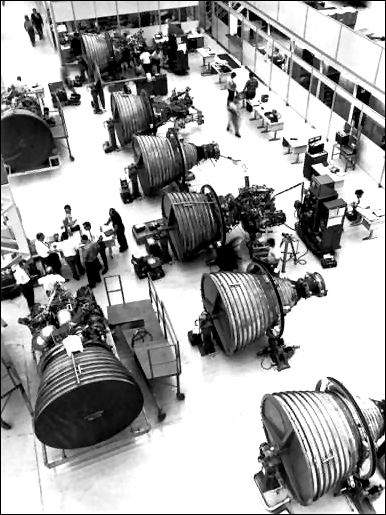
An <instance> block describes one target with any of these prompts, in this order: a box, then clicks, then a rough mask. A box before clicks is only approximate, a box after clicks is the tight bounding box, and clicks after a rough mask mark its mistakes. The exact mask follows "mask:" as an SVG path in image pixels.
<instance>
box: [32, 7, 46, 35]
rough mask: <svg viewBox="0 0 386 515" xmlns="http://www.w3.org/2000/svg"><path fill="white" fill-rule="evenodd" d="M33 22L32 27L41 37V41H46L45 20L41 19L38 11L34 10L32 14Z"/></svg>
mask: <svg viewBox="0 0 386 515" xmlns="http://www.w3.org/2000/svg"><path fill="white" fill-rule="evenodd" d="M31 22H32V25H33V26H34V27H35V29H36V32H37V33H38V35H39V39H44V36H43V25H44V23H43V18H42V17H41V14H40V13H38V12H37V10H36V9H32V13H31Z"/></svg>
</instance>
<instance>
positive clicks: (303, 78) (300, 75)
mask: <svg viewBox="0 0 386 515" xmlns="http://www.w3.org/2000/svg"><path fill="white" fill-rule="evenodd" d="M292 78H293V79H294V80H295V81H296V82H297V83H298V84H300V86H302V88H304V89H305V90H307V91H308V88H309V87H310V81H311V73H309V72H308V71H307V70H305V69H304V68H303V67H302V66H300V65H299V64H298V63H296V62H294V63H293V65H292Z"/></svg>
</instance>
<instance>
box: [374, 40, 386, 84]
mask: <svg viewBox="0 0 386 515" xmlns="http://www.w3.org/2000/svg"><path fill="white" fill-rule="evenodd" d="M375 85H376V86H377V88H379V89H381V90H382V91H385V50H384V49H383V52H382V57H381V63H380V65H379V68H378V74H377V78H376V81H375Z"/></svg>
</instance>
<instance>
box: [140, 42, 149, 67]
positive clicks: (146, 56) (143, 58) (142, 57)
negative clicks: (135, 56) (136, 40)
mask: <svg viewBox="0 0 386 515" xmlns="http://www.w3.org/2000/svg"><path fill="white" fill-rule="evenodd" d="M139 60H140V61H141V64H142V66H143V69H144V71H145V73H151V57H150V53H149V52H148V51H147V50H146V47H143V48H142V53H141V55H140V56H139Z"/></svg>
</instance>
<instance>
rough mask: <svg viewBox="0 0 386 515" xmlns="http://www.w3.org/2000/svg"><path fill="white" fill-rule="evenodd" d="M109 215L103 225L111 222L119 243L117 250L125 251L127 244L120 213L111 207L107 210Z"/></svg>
mask: <svg viewBox="0 0 386 515" xmlns="http://www.w3.org/2000/svg"><path fill="white" fill-rule="evenodd" d="M109 215H110V217H109V219H108V220H107V222H106V224H105V225H109V224H110V223H112V224H113V227H114V232H115V234H116V237H117V240H118V244H119V252H126V250H128V248H129V245H128V244H127V240H126V236H125V226H124V225H123V222H122V218H121V215H120V214H119V213H117V211H115V209H113V208H111V209H110V210H109Z"/></svg>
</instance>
